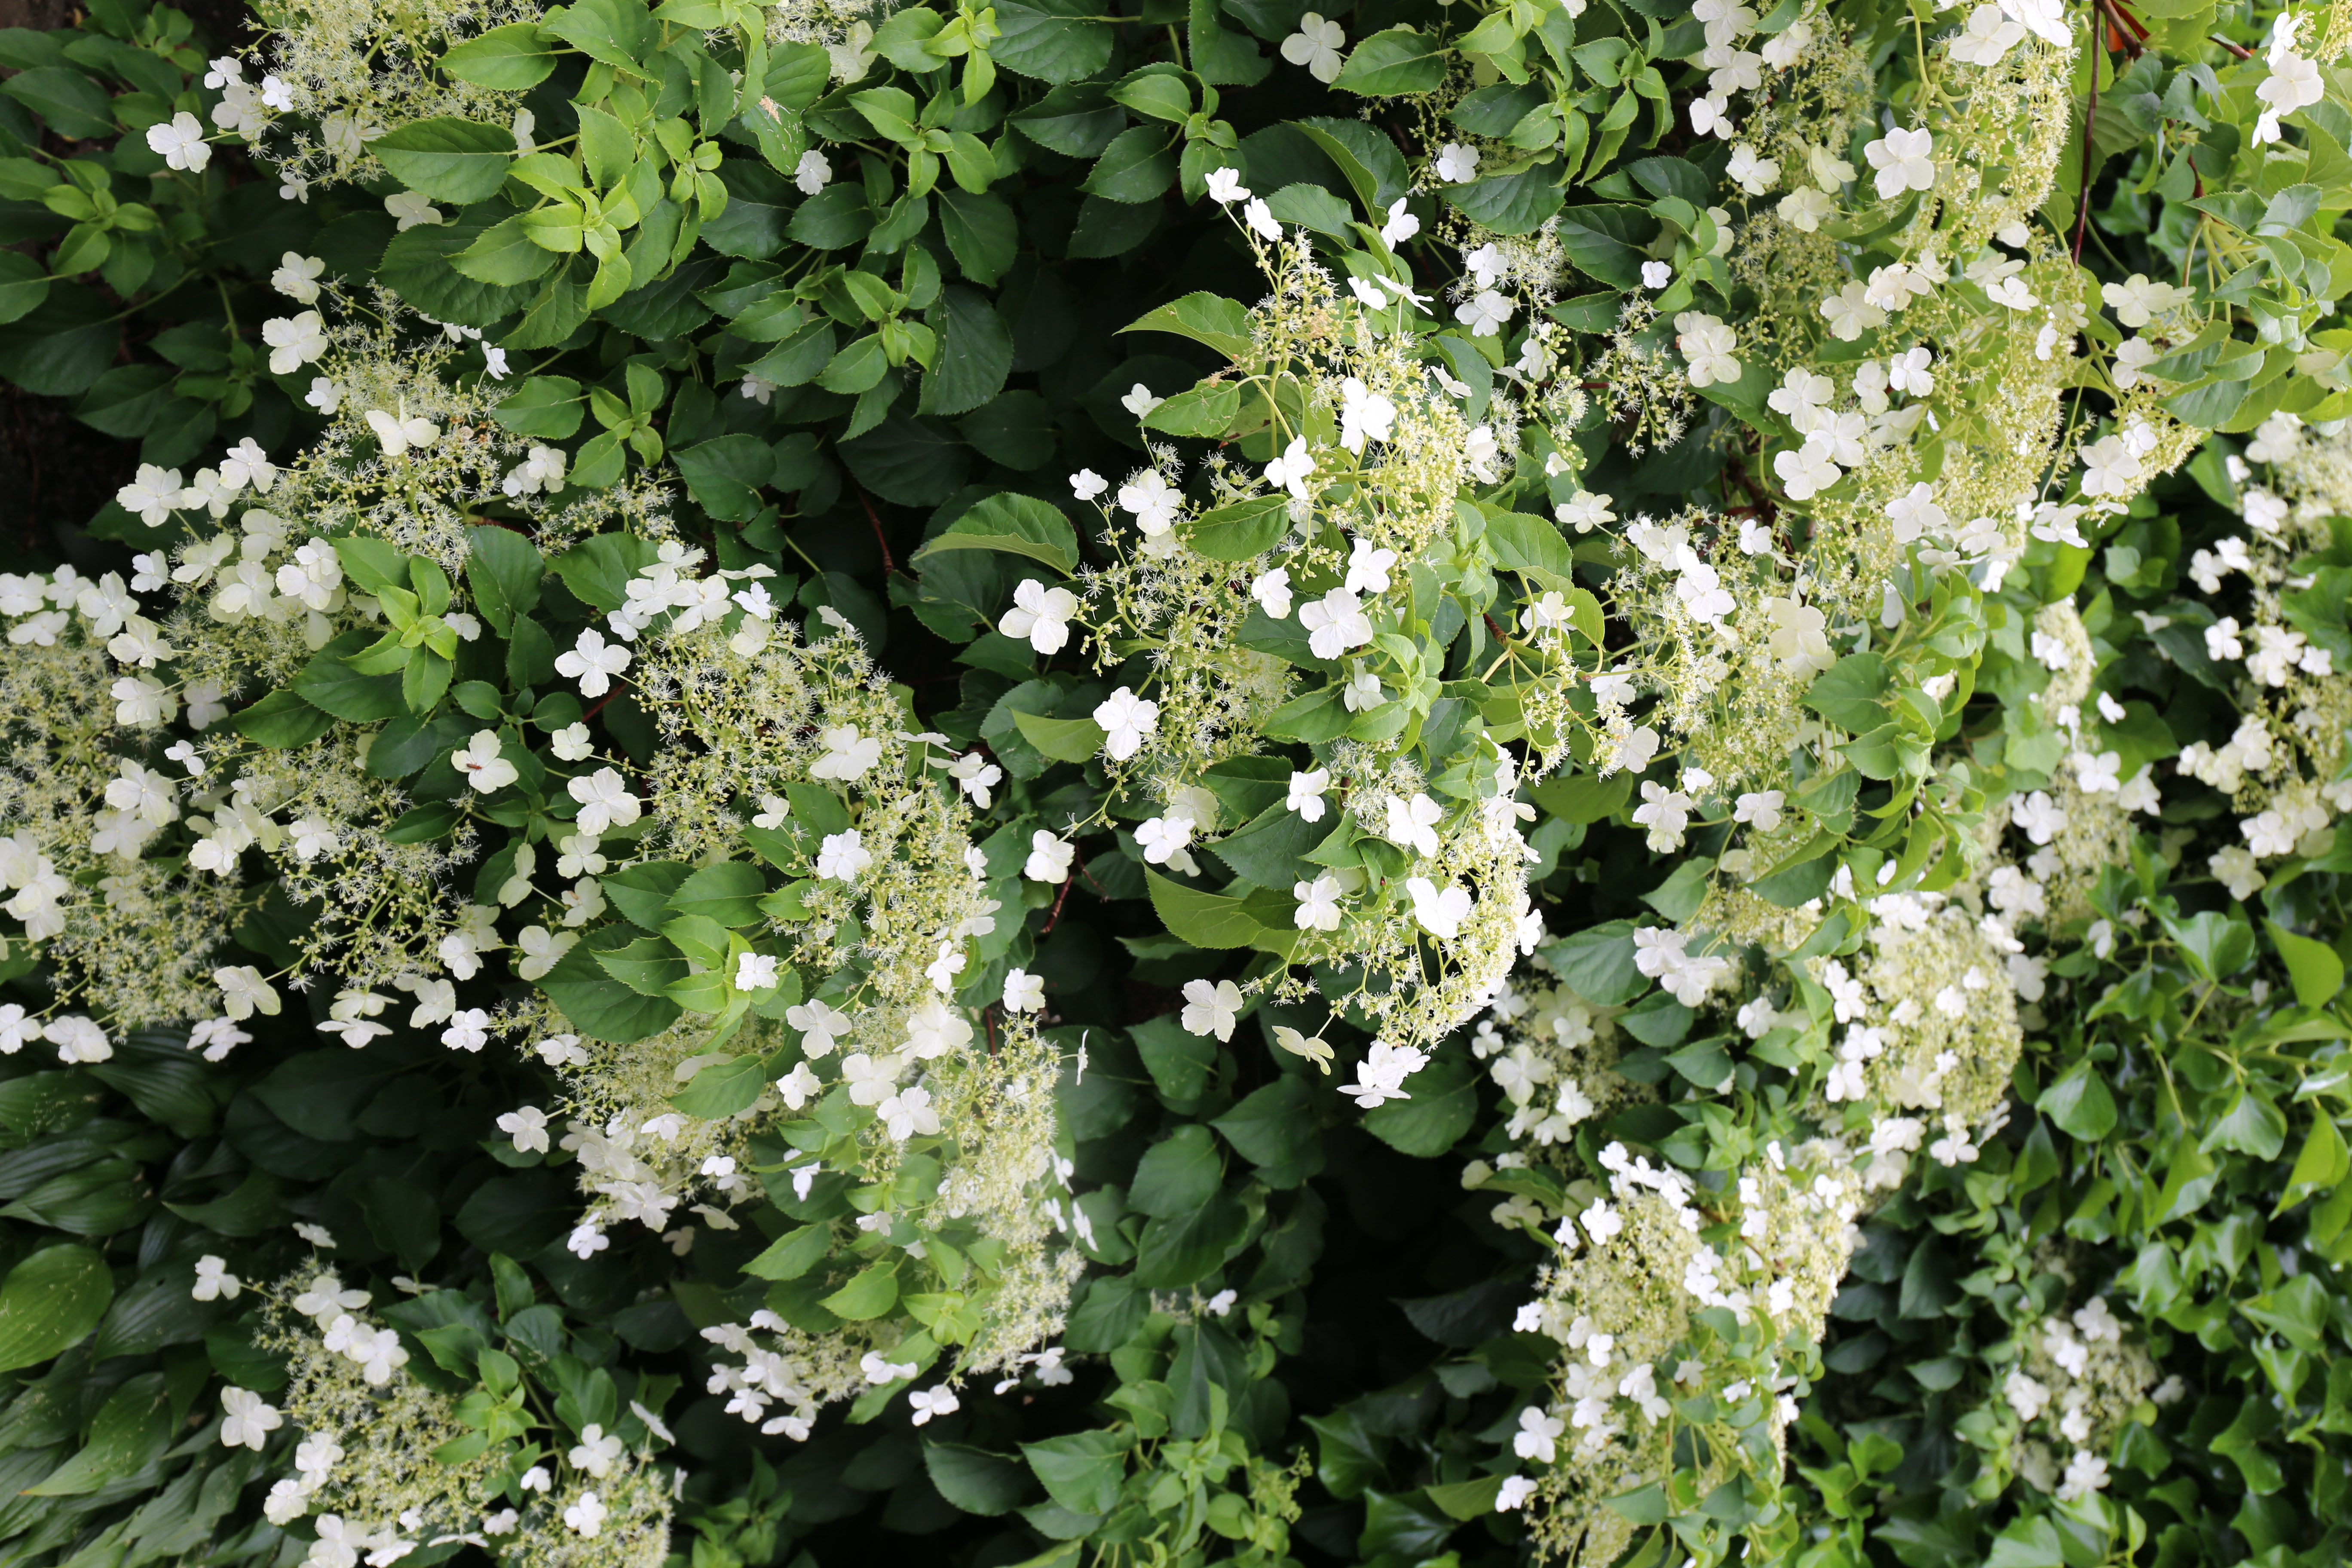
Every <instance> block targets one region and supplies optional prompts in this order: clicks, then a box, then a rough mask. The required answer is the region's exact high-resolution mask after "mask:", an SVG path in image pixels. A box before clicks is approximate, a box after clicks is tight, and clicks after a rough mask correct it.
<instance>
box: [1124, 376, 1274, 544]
mask: <svg viewBox="0 0 2352 1568" xmlns="http://www.w3.org/2000/svg"><path fill="white" fill-rule="evenodd" d="M1169 401H1170V402H1171V403H1172V402H1174V401H1175V399H1173V398H1171V399H1170V400H1169ZM1161 406H1162V407H1164V406H1166V405H1164V404H1163V405H1161ZM1152 412H1153V413H1154V414H1157V413H1159V412H1160V410H1159V409H1157V408H1155V409H1153V410H1152ZM1147 423H1148V421H1147ZM1289 507H1290V498H1289V497H1288V496H1286V495H1284V494H1282V493H1281V492H1279V491H1277V492H1276V493H1275V494H1273V495H1270V496H1253V497H1251V498H1250V499H1249V500H1237V501H1234V502H1233V503H1232V504H1231V505H1229V506H1221V507H1218V508H1216V509H1215V510H1211V511H1205V512H1202V514H1201V515H1200V517H1198V518H1197V519H1195V520H1193V521H1191V522H1190V523H1187V524H1186V525H1185V529H1184V542H1186V543H1187V544H1190V545H1191V546H1192V550H1193V552H1194V553H1196V554H1200V555H1205V556H1207V557H1208V558H1209V559H1210V560H1212V561H1249V560H1254V559H1255V558H1256V557H1257V556H1260V555H1263V554H1265V552H1267V551H1269V550H1271V549H1273V548H1274V546H1275V545H1276V542H1279V541H1280V540H1281V538H1282V536H1283V535H1284V534H1286V533H1287V532H1289V531H1290V510H1289Z"/></svg>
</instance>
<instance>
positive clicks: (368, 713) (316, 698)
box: [294, 654, 408, 724]
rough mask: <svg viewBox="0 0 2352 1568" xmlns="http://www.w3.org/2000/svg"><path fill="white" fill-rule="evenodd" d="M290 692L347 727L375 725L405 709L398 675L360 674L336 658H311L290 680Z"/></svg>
mask: <svg viewBox="0 0 2352 1568" xmlns="http://www.w3.org/2000/svg"><path fill="white" fill-rule="evenodd" d="M294 689H295V690H296V691H297V692H299V693H300V694H301V698H302V700H304V701H305V702H308V703H310V705H311V706H312V707H314V708H318V709H320V710H324V711H326V712H329V713H331V714H333V715H334V716H335V717H336V718H338V719H341V720H342V721H344V722H346V723H350V724H375V723H381V722H383V721H384V720H386V719H395V718H400V717H402V716H404V715H405V714H406V712H407V710H408V705H407V703H406V702H405V701H404V700H403V699H402V697H401V694H400V677H399V676H398V675H396V674H395V675H362V674H360V673H358V672H357V671H356V670H354V669H352V667H351V666H350V665H347V664H345V663H344V662H343V661H342V660H341V659H339V658H328V657H327V656H326V655H324V654H320V655H318V656H316V657H315V658H312V659H311V660H310V663H309V664H307V665H304V666H303V667H302V672H301V673H300V674H299V675H297V676H296V677H295V678H294Z"/></svg>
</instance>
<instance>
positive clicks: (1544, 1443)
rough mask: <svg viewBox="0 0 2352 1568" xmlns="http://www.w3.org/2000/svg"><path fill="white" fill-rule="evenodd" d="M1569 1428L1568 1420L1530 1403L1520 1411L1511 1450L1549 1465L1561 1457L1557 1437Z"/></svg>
mask: <svg viewBox="0 0 2352 1568" xmlns="http://www.w3.org/2000/svg"><path fill="white" fill-rule="evenodd" d="M1567 1430H1568V1423H1567V1422H1565V1421H1562V1420H1561V1419H1560V1418H1559V1416H1557V1415H1546V1414H1545V1413H1544V1411H1543V1410H1542V1408H1541V1407H1540V1406H1538V1405H1528V1407H1527V1408H1526V1409H1524V1410H1522V1411H1520V1412H1519V1429H1518V1430H1517V1432H1515V1433H1513V1434H1512V1435H1511V1451H1512V1452H1513V1453H1515V1454H1517V1456H1518V1457H1519V1458H1522V1459H1533V1460H1535V1461H1536V1462H1537V1463H1538V1464H1541V1465H1549V1464H1550V1463H1552V1462H1553V1461H1554V1460H1556V1459H1557V1458H1559V1449H1558V1447H1555V1439H1557V1438H1558V1437H1559V1436H1560V1434H1561V1433H1563V1432H1565V1431H1567Z"/></svg>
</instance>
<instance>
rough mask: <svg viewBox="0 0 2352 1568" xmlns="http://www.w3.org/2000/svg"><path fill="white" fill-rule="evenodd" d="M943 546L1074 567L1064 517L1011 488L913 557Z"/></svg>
mask: <svg viewBox="0 0 2352 1568" xmlns="http://www.w3.org/2000/svg"><path fill="white" fill-rule="evenodd" d="M943 550H1001V551H1003V552H1005V553H1006V554H1008V555H1025V556H1027V557H1028V558H1029V559H1030V560H1032V561H1040V562H1043V563H1045V564H1046V565H1048V566H1051V567H1052V568H1053V569H1054V570H1055V571H1056V572H1059V573H1061V574H1064V575H1065V576H1067V575H1068V574H1071V573H1073V572H1075V571H1076V570H1077V566H1078V536H1077V533H1076V531H1075V530H1073V529H1072V528H1071V527H1070V520H1069V519H1068V518H1066V517H1065V516H1063V515H1062V513H1061V511H1060V510H1059V509H1058V508H1055V507H1054V506H1052V505H1049V504H1048V503H1046V502H1045V501H1042V500H1038V499H1037V498H1036V497H1034V496H1024V495H1020V494H1016V493H1013V492H1011V491H1006V492H1003V493H1000V494H997V495H992V496H990V497H989V498H988V499H987V500H983V501H982V502H980V503H979V504H978V505H977V506H974V507H973V508H972V509H971V510H969V511H967V512H965V513H964V514H963V515H962V516H961V517H960V518H958V519H956V521H954V522H952V523H950V525H949V526H948V529H947V531H945V532H943V533H941V534H940V535H939V536H938V537H936V538H934V539H933V540H932V541H931V542H929V543H928V544H926V545H924V546H923V547H922V548H921V549H920V550H918V551H917V552H915V555H914V559H915V560H917V561H921V560H922V559H923V558H924V557H926V556H928V555H933V554H937V553H938V552H940V551H943ZM1099 744H1100V742H1097V745H1099Z"/></svg>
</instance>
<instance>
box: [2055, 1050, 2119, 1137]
mask: <svg viewBox="0 0 2352 1568" xmlns="http://www.w3.org/2000/svg"><path fill="white" fill-rule="evenodd" d="M2035 1109H2036V1110H2040V1111H2041V1112H2042V1115H2044V1116H2046V1117H2048V1118H2049V1119H2050V1120H2051V1121H2053V1122H2056V1123H2057V1124H2058V1127H2059V1129H2060V1130H2061V1131H2064V1132H2065V1133H2067V1134H2068V1135H2069V1136H2071V1137H2074V1138H2078V1139H2080V1140H2082V1141H2083V1142H2085V1143H2095V1142H2098V1141H2099V1140H2100V1139H2102V1138H2105V1136H2106V1135H2107V1134H2108V1133H2110V1132H2112V1131H2115V1127H2116V1100H2115V1096H2114V1095H2112V1094H2110V1093H2109V1092H2108V1091H2107V1086H2106V1084H2105V1081H2104V1080H2103V1079H2101V1077H2100V1076H2099V1075H2098V1074H2097V1073H2095V1072H2094V1071H2093V1070H2092V1068H2091V1064H2090V1063H2088V1062H2077V1063H2075V1064H2074V1067H2073V1068H2071V1069H2069V1070H2068V1071H2067V1072H2066V1073H2065V1074H2064V1076H2063V1077H2061V1078H2060V1079H2058V1080H2057V1081H2056V1082H2054V1083H2053V1084H2052V1085H2051V1086H2050V1087H2049V1088H2047V1089H2043V1090H2042V1098H2041V1099H2040V1100H2038V1101H2036V1102H2035Z"/></svg>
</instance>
